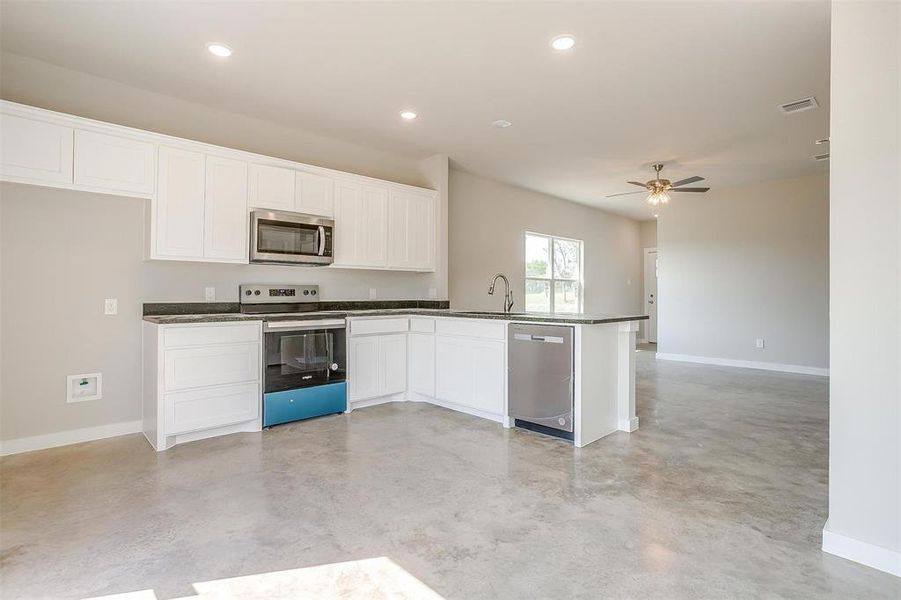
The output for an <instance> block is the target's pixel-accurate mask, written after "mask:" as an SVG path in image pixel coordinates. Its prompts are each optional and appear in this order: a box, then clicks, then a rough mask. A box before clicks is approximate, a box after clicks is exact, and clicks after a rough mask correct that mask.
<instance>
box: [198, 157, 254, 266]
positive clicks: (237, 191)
mask: <svg viewBox="0 0 901 600" xmlns="http://www.w3.org/2000/svg"><path fill="white" fill-rule="evenodd" d="M205 199H206V202H205V210H204V228H203V231H204V235H203V255H204V256H205V257H207V258H219V259H223V260H232V261H234V262H241V263H246V262H248V249H247V237H248V228H249V223H248V212H247V163H246V162H244V161H241V160H233V159H230V158H222V157H219V156H207V157H206V194H205Z"/></svg>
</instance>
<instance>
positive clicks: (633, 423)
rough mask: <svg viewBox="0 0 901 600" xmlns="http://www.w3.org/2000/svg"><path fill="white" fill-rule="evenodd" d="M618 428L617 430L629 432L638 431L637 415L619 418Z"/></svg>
mask: <svg viewBox="0 0 901 600" xmlns="http://www.w3.org/2000/svg"><path fill="white" fill-rule="evenodd" d="M618 428H619V431H628V432H629V433H632V432H633V431H638V417H632V418H631V419H620V420H619V423H618Z"/></svg>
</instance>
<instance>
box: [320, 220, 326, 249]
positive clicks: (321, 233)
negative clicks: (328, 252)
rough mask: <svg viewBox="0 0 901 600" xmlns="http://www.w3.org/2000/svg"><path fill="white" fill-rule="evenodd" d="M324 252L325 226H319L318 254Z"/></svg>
mask: <svg viewBox="0 0 901 600" xmlns="http://www.w3.org/2000/svg"><path fill="white" fill-rule="evenodd" d="M324 253H325V227H324V226H322V225H320V226H319V256H322V255H323V254H324Z"/></svg>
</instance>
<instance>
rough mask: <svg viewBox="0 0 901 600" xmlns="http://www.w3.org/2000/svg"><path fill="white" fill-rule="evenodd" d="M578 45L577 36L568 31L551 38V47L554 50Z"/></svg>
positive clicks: (567, 48)
mask: <svg viewBox="0 0 901 600" xmlns="http://www.w3.org/2000/svg"><path fill="white" fill-rule="evenodd" d="M575 45H576V38H574V37H573V36H571V35H570V34H568V33H564V34H563V35H558V36H556V37H555V38H554V39H552V40H551V48H553V49H554V50H569V49H570V48H572V47H573V46H575Z"/></svg>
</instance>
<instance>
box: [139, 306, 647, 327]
mask: <svg viewBox="0 0 901 600" xmlns="http://www.w3.org/2000/svg"><path fill="white" fill-rule="evenodd" d="M392 315H418V316H424V317H457V318H462V319H493V320H499V321H515V322H531V323H535V322H538V323H562V324H571V325H603V324H605V323H620V322H623V321H642V320H644V319H647V318H648V316H647V315H587V314H570V315H557V314H550V313H502V312H491V311H466V310H451V309H449V308H374V309H361V310H342V311H337V310H322V311H316V312H305V313H296V312H294V313H274V314H265V315H261V314H245V313H239V312H222V313H203V312H198V313H193V314H168V315H166V314H161V315H145V316H144V320H145V321H148V322H150V323H157V324H159V325H176V324H185V323H215V322H223V321H285V320H299V319H343V318H348V317H380V316H385V317H388V316H392Z"/></svg>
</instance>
